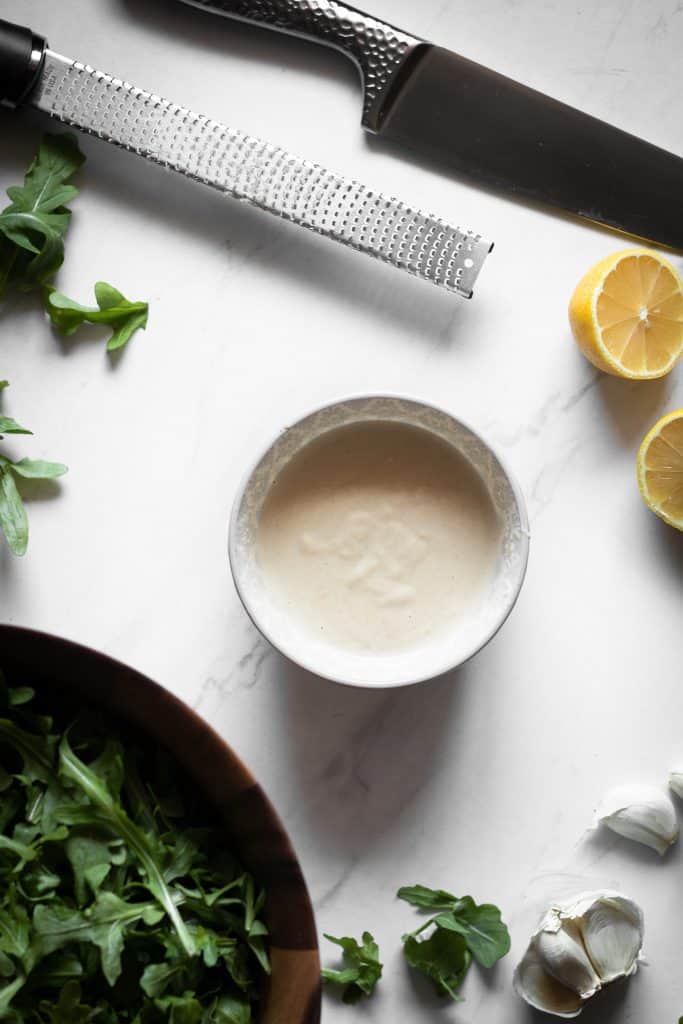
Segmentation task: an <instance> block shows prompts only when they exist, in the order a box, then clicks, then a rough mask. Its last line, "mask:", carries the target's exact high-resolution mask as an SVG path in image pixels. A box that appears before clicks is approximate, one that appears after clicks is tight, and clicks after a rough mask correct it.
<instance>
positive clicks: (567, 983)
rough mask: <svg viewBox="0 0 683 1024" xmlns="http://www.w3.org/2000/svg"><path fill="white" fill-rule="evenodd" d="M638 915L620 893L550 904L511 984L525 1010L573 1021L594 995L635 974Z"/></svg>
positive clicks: (640, 942) (640, 921)
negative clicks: (533, 1008) (532, 1009)
mask: <svg viewBox="0 0 683 1024" xmlns="http://www.w3.org/2000/svg"><path fill="white" fill-rule="evenodd" d="M642 945H643V915H642V912H641V910H640V908H639V907H638V906H637V905H636V904H635V903H634V902H633V900H630V899H628V898H627V897H626V896H622V895H621V893H617V892H612V891H611V890H608V889H605V890H599V891H597V892H588V893H581V894H580V895H579V896H577V897H575V898H574V899H572V900H566V901H563V902H562V903H556V904H554V905H553V906H552V907H551V908H550V909H549V910H548V912H547V913H546V914H545V916H544V917H543V919H542V921H541V923H540V925H539V927H538V930H537V931H536V932H535V933H534V935H533V936H532V937H531V941H530V943H529V946H528V949H527V951H526V953H525V954H524V956H523V958H522V960H521V961H520V963H519V964H518V966H517V968H516V969H515V973H514V979H513V984H514V987H515V990H516V991H517V992H518V994H519V995H520V996H521V997H522V998H523V999H524V1000H526V1002H527V1003H529V1005H530V1006H533V1007H535V1008H536V1009H537V1010H542V1011H543V1012H545V1013H549V1014H552V1015H553V1016H555V1017H567V1018H569V1017H576V1016H578V1014H579V1013H581V1010H582V1009H583V1007H584V1006H585V1004H586V1003H587V1002H588V1000H589V999H591V998H592V996H594V995H595V994H596V993H597V992H599V991H600V990H601V989H602V988H604V986H605V985H608V984H610V983H611V982H613V981H616V980H617V979H618V978H628V977H630V976H631V975H632V974H635V972H636V970H637V969H638V961H639V957H640V953H641V950H642Z"/></svg>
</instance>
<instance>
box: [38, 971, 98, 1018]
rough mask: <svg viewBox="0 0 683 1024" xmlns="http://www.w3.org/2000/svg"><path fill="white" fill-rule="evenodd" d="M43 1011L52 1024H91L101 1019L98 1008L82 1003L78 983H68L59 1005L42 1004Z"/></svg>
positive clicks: (60, 995) (61, 993)
mask: <svg viewBox="0 0 683 1024" xmlns="http://www.w3.org/2000/svg"><path fill="white" fill-rule="evenodd" d="M41 1010H43V1012H44V1013H46V1014H48V1018H47V1019H49V1021H50V1024H90V1021H93V1020H96V1019H97V1018H98V1017H99V1018H100V1019H101V1014H100V1010H99V1009H98V1008H97V1007H94V1006H85V1005H84V1004H83V1003H81V986H80V985H79V984H78V982H77V981H68V982H67V983H66V985H65V986H64V988H63V989H62V990H61V992H60V993H59V999H58V1001H57V1003H56V1004H53V1003H47V1002H44V1003H41Z"/></svg>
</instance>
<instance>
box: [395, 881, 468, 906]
mask: <svg viewBox="0 0 683 1024" xmlns="http://www.w3.org/2000/svg"><path fill="white" fill-rule="evenodd" d="M396 895H397V896H398V898H399V899H400V900H404V901H405V902H406V903H410V904H412V906H414V907H422V908H424V909H426V910H450V908H451V907H452V906H453V904H454V903H456V902H457V899H458V898H457V896H453V894H452V893H450V892H445V891H444V890H443V889H428V888H427V886H426V885H404V886H403V887H402V888H401V889H399V890H398V892H397V893H396Z"/></svg>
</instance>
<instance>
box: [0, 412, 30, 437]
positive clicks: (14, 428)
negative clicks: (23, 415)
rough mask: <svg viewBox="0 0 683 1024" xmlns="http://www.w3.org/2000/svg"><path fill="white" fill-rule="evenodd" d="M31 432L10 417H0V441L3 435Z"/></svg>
mask: <svg viewBox="0 0 683 1024" xmlns="http://www.w3.org/2000/svg"><path fill="white" fill-rule="evenodd" d="M32 433H33V431H32V430H27V429H26V427H22V426H21V425H20V424H19V423H17V421H16V420H13V419H12V417H11V416H0V441H1V440H2V435H3V434H32Z"/></svg>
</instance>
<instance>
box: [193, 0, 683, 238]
mask: <svg viewBox="0 0 683 1024" xmlns="http://www.w3.org/2000/svg"><path fill="white" fill-rule="evenodd" d="M183 2H184V3H189V4H191V5H192V6H194V7H199V8H202V9H204V10H207V11H212V12H214V13H216V14H223V15H228V16H230V17H233V18H238V19H240V20H242V21H249V22H254V23H257V24H261V25H264V26H267V27H270V28H275V29H279V30H281V31H284V32H288V33H291V34H294V35H299V36H304V37H306V38H308V39H311V40H314V41H316V42H319V43H324V44H326V45H328V46H332V47H334V48H335V49H338V50H340V51H342V52H343V53H345V54H346V55H347V56H348V57H350V58H351V59H352V60H353V61H354V62H355V63H356V64H357V66H358V68H359V70H360V73H361V80H362V83H363V95H364V99H363V118H362V124H363V127H364V128H365V129H366V130H367V131H369V132H372V133H375V134H377V135H379V136H381V137H384V138H387V139H390V140H394V141H396V142H398V143H399V144H401V145H404V146H407V147H409V148H411V149H414V150H416V151H419V152H422V153H424V154H425V155H426V156H427V157H428V158H430V159H431V160H435V161H437V162H438V163H441V164H443V165H444V166H446V167H449V168H451V169H453V170H455V171H456V172H458V173H459V174H464V175H466V176H469V177H471V178H473V179H475V180H476V181H479V182H483V183H484V184H485V185H487V186H492V187H494V188H496V189H500V190H503V191H507V192H511V193H513V194H516V195H518V196H523V197H525V198H528V199H532V200H537V201H539V202H541V203H544V204H548V205H551V206H556V207H560V208H562V209H564V210H567V211H569V212H570V213H573V214H577V215H578V216H580V217H583V218H586V219H587V220H590V221H597V222H599V223H601V224H605V225H607V226H609V227H612V228H616V229H617V230H620V231H624V232H626V233H628V234H631V235H636V236H638V237H639V238H643V239H646V240H649V241H653V242H658V243H660V244H662V245H666V246H670V247H671V248H674V249H681V248H683V203H682V202H681V193H682V191H683V159H681V157H679V156H676V155H675V154H673V153H669V152H667V151H666V150H664V149H661V148H659V147H658V146H654V145H652V144H651V143H648V142H645V141H643V140H642V139H639V138H637V137H636V136H634V135H630V134H628V133H627V132H624V131H621V130H620V129H619V128H615V127H613V126H612V125H610V124H607V123H606V122H604V121H600V120H598V119H597V118H595V117H591V116H590V115H588V114H585V113H582V112H581V111H579V110H576V109H574V108H573V107H570V106H567V105H566V104H564V103H560V102H559V101H557V100H554V99H551V98H550V97H548V96H545V95H543V94H542V93H540V92H537V91H535V90H534V89H530V88H528V87H527V86H525V85H521V84H520V83H519V82H515V81H513V80H512V79H510V78H506V77H504V76H503V75H500V74H497V73H496V72H495V71H491V70H489V69H488V68H485V67H483V66H482V65H480V64H475V63H474V62H472V61H470V60H467V59H466V58H465V57H462V56H460V55H458V54H456V53H452V52H451V51H449V50H446V49H444V48H442V47H439V46H435V45H433V44H431V43H428V42H426V41H425V40H422V39H419V38H418V37H416V36H412V35H410V34H408V33H406V32H403V31H401V30H400V29H397V28H395V27H394V26H392V25H389V24H387V23H385V22H382V21H379V20H378V19H376V18H373V17H371V16H369V15H367V14H364V13H363V12H362V11H359V10H357V9H356V8H353V7H350V6H349V5H348V4H345V3H340V2H337V0H183Z"/></svg>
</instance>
